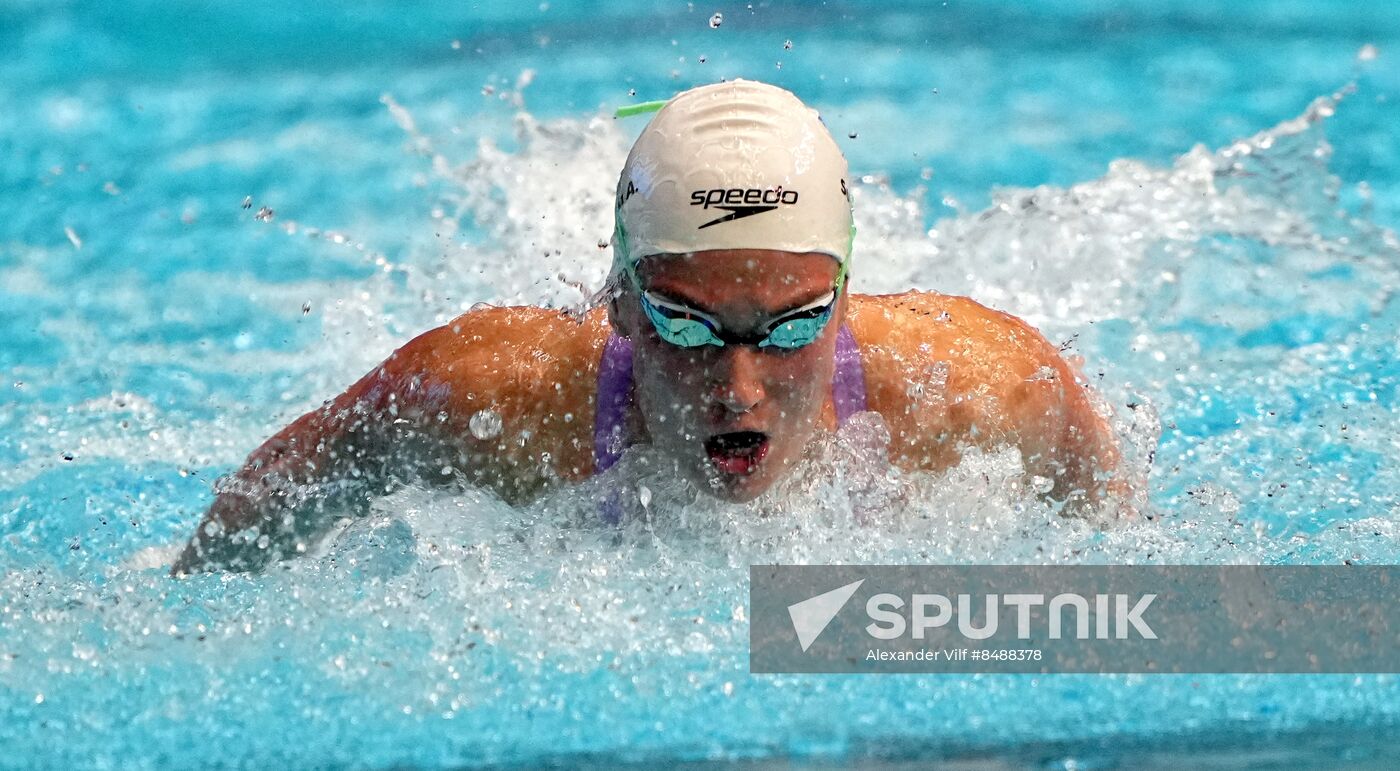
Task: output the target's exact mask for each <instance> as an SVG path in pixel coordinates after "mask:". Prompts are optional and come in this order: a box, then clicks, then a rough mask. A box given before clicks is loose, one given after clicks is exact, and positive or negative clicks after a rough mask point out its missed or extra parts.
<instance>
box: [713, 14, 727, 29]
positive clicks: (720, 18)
mask: <svg viewBox="0 0 1400 771" xmlns="http://www.w3.org/2000/svg"><path fill="white" fill-rule="evenodd" d="M723 23H724V14H722V13H720V12H719V11H715V15H714V16H711V17H710V29H719V25H721V24H723Z"/></svg>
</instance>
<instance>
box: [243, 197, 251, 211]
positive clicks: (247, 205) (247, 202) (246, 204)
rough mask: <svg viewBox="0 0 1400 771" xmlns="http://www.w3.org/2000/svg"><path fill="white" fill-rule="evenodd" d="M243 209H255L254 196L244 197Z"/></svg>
mask: <svg viewBox="0 0 1400 771" xmlns="http://www.w3.org/2000/svg"><path fill="white" fill-rule="evenodd" d="M243 208H245V209H251V208H253V196H251V195H249V196H244V197H243Z"/></svg>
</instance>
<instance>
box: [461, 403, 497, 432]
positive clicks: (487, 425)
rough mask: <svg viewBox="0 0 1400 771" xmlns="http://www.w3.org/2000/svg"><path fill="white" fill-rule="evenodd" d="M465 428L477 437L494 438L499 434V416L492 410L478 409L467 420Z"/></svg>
mask: <svg viewBox="0 0 1400 771" xmlns="http://www.w3.org/2000/svg"><path fill="white" fill-rule="evenodd" d="M467 428H469V429H470V430H471V432H472V436H474V437H476V438H477V439H495V438H496V437H498V436H500V435H501V416H500V415H499V414H497V413H496V412H495V411H494V410H490V409H485V410H479V411H477V413H476V414H475V415H472V417H471V420H469V421H467Z"/></svg>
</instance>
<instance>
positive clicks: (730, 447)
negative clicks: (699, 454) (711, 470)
mask: <svg viewBox="0 0 1400 771" xmlns="http://www.w3.org/2000/svg"><path fill="white" fill-rule="evenodd" d="M705 452H706V454H708V455H709V456H710V462H711V463H713V464H715V468H717V469H719V470H720V471H723V472H725V473H726V474H752V473H753V472H754V469H756V468H758V464H759V463H762V462H763V458H764V457H765V456H766V455H768V435H767V434H765V433H763V432H762V431H732V432H730V433H727V434H715V435H714V436H712V437H710V438H709V439H706V440H705Z"/></svg>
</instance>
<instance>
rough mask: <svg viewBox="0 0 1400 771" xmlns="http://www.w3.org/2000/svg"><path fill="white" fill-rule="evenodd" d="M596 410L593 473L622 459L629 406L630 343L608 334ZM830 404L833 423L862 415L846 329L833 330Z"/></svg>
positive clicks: (856, 351) (861, 385)
mask: <svg viewBox="0 0 1400 771" xmlns="http://www.w3.org/2000/svg"><path fill="white" fill-rule="evenodd" d="M595 398H596V399H597V400H598V407H597V411H596V412H595V417H594V419H593V473H595V474H601V473H603V472H604V471H607V470H608V469H609V468H612V465H613V464H614V463H617V459H618V458H621V457H622V450H623V446H622V444H623V440H624V439H625V437H624V436H623V433H624V428H625V426H626V419H627V405H629V404H631V403H632V341H631V340H628V339H627V338H625V337H619V336H617V335H614V334H609V335H608V342H607V343H606V344H605V345H604V346H603V358H602V361H600V362H599V364H598V391H597V394H596V396H595ZM831 401H832V403H833V404H834V405H835V406H836V421H837V423H839V424H844V423H845V422H846V420H847V419H848V418H850V417H851V416H852V415H854V414H856V413H857V412H864V411H865V409H866V402H865V368H864V367H862V366H861V363H860V346H859V345H857V344H856V338H855V335H852V334H851V330H850V328H849V327H846V326H845V325H842V327H841V328H840V329H838V330H837V331H836V371H835V372H834V373H833V374H832V377H831Z"/></svg>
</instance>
